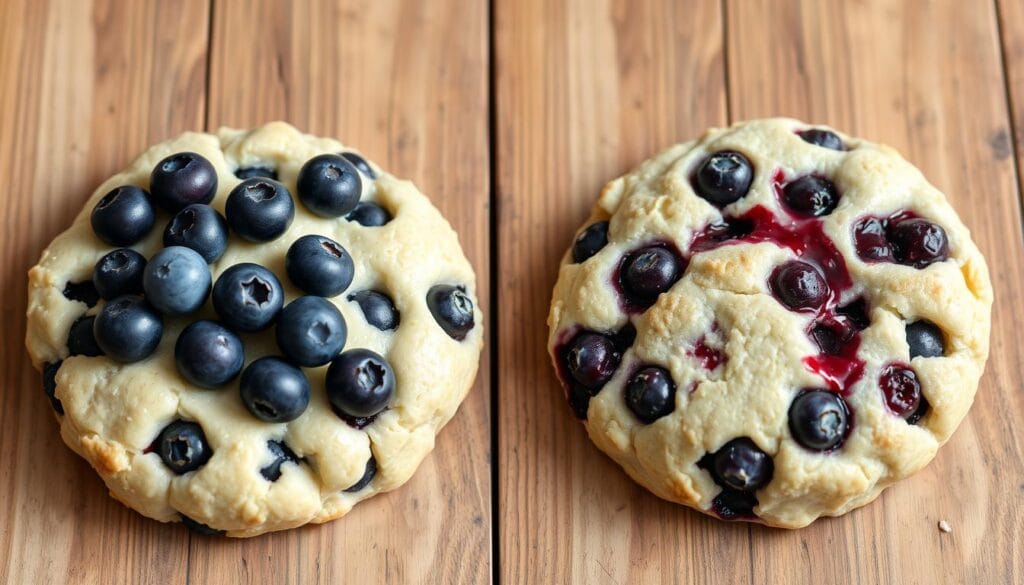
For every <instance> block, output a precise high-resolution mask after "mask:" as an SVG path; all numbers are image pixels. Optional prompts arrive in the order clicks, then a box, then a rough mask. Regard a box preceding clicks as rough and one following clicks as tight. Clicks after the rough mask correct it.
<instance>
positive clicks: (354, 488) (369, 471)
mask: <svg viewBox="0 0 1024 585" xmlns="http://www.w3.org/2000/svg"><path fill="white" fill-rule="evenodd" d="M375 475H377V460H376V459H375V458H374V457H373V455H370V458H369V459H367V460H366V468H365V470H364V471H363V477H360V478H359V481H357V482H355V483H354V484H352V485H351V486H349V487H347V488H345V489H344V490H342V491H344V492H346V493H350V494H354V493H356V492H359V491H362V490H363V488H365V487H366V486H368V485H370V482H371V481H373V476H375Z"/></svg>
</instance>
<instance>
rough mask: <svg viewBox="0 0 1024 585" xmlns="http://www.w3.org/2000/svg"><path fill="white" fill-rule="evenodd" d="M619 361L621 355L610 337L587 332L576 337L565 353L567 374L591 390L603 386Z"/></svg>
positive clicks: (617, 366)
mask: <svg viewBox="0 0 1024 585" xmlns="http://www.w3.org/2000/svg"><path fill="white" fill-rule="evenodd" d="M621 360H622V353H621V352H620V351H619V349H618V347H616V345H615V342H614V341H613V340H612V339H611V338H610V337H608V336H605V335H601V334H600V333H593V332H589V331H588V332H584V333H580V334H579V335H577V336H576V337H575V338H574V339H573V340H572V342H570V344H569V345H568V347H567V348H566V352H565V363H566V367H567V368H568V370H569V374H570V375H571V376H572V377H573V379H574V380H576V381H577V382H579V383H580V384H581V385H583V387H585V388H589V389H592V390H594V389H599V388H601V386H604V385H605V383H606V382H607V381H608V380H609V379H610V378H611V377H612V375H614V374H615V370H617V369H618V368H619V362H620V361H621Z"/></svg>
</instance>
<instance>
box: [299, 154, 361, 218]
mask: <svg viewBox="0 0 1024 585" xmlns="http://www.w3.org/2000/svg"><path fill="white" fill-rule="evenodd" d="M298 189H299V200H300V201H302V204H303V205H305V206H306V208H307V209H309V210H310V211H312V212H313V213H315V214H317V215H319V216H321V217H341V216H343V215H347V214H348V213H349V212H351V211H352V210H353V209H355V208H356V204H357V203H359V197H361V196H362V192H363V181H362V179H360V178H359V171H357V170H356V168H355V167H354V166H352V163H350V162H349V161H347V160H345V159H344V158H342V157H340V156H338V155H336V154H321V155H320V156H315V157H313V158H311V159H309V160H308V161H307V162H306V164H304V165H303V166H302V170H300V171H299V180H298Z"/></svg>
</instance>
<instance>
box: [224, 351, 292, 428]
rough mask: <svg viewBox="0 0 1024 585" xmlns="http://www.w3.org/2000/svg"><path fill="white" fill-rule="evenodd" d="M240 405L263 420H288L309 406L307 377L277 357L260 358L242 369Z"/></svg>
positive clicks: (275, 421) (276, 421)
mask: <svg viewBox="0 0 1024 585" xmlns="http://www.w3.org/2000/svg"><path fill="white" fill-rule="evenodd" d="M239 392H240V394H241V395H242V404H244V405H245V407H246V408H248V409H249V412H251V413H252V415H253V416H255V417H256V418H258V419H260V420H261V421H263V422H274V423H278V422H288V421H291V420H295V419H297V418H299V415H301V414H302V413H303V412H305V410H306V407H307V406H309V380H307V379H306V374H304V373H302V370H301V369H299V368H297V367H295V366H293V365H291V364H289V363H288V362H286V361H284V360H283V359H281V358H277V357H272V356H269V357H262V358H260V359H258V360H256V361H254V362H252V363H251V364H249V365H248V366H246V368H245V371H244V372H242V380H241V382H240V383H239Z"/></svg>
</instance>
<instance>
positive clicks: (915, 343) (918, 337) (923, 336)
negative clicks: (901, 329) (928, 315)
mask: <svg viewBox="0 0 1024 585" xmlns="http://www.w3.org/2000/svg"><path fill="white" fill-rule="evenodd" d="M907 345H908V346H910V359H914V358H916V357H918V356H920V357H926V358H931V357H942V356H944V355H946V336H945V335H943V333H942V329H939V326H938V325H936V324H935V323H932V322H931V321H925V320H924V319H922V320H920V321H914V322H913V323H909V324H907Z"/></svg>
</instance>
